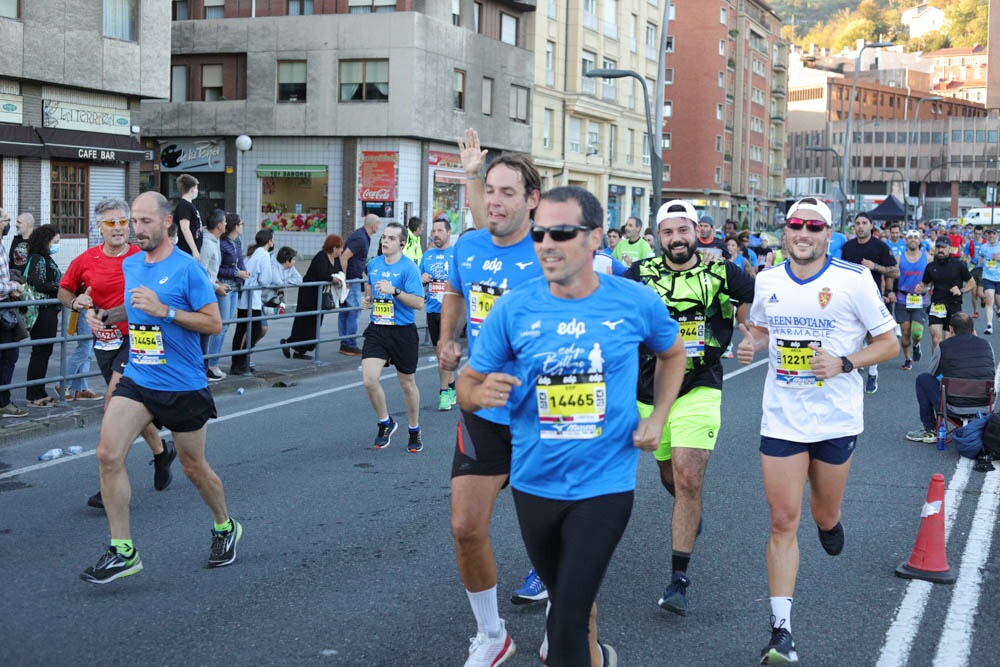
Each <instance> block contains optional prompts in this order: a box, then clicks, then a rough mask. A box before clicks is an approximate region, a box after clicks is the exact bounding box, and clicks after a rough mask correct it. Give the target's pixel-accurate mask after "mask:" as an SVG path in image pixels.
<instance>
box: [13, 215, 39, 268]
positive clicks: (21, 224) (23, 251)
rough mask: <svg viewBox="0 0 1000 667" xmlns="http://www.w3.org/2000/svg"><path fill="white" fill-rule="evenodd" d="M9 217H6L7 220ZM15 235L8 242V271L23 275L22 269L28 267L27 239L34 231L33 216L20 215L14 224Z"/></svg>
mask: <svg viewBox="0 0 1000 667" xmlns="http://www.w3.org/2000/svg"><path fill="white" fill-rule="evenodd" d="M9 217H10V216H8V218H9ZM15 226H16V228H17V235H16V236H15V237H14V238H13V239H12V240H11V242H10V256H9V259H10V267H9V268H10V271H16V272H17V273H18V274H20V275H24V267H26V266H27V265H28V238H29V237H31V232H32V231H34V229H35V216H33V215H31V214H30V213H22V214H21V215H19V216H17V222H16V223H15Z"/></svg>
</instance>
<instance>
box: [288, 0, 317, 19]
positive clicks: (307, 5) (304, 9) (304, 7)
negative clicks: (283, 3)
mask: <svg viewBox="0 0 1000 667" xmlns="http://www.w3.org/2000/svg"><path fill="white" fill-rule="evenodd" d="M312 13H313V0H288V15H289V16H309V15H310V14H312Z"/></svg>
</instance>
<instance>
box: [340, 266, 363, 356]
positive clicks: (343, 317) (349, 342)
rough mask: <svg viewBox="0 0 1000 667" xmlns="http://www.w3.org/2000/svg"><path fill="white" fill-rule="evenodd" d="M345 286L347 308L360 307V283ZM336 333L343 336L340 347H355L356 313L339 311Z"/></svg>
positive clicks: (353, 311)
mask: <svg viewBox="0 0 1000 667" xmlns="http://www.w3.org/2000/svg"><path fill="white" fill-rule="evenodd" d="M347 286H348V288H349V289H348V292H347V306H348V307H353V308H357V307H358V306H360V305H361V283H360V282H357V283H348V284H347ZM334 305H335V306H336V305H339V304H334ZM337 332H338V334H339V335H341V336H345V338H344V339H343V340H341V341H340V345H341V347H344V346H347V347H357V346H358V345H357V341H356V340H355V338H354V337H355V336H357V335H358V311H356V310H349V311H346V312H345V311H343V310H342V311H340V313H338V315H337Z"/></svg>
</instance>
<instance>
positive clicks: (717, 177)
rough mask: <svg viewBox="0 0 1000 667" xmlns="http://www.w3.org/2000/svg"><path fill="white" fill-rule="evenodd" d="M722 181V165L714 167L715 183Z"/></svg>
mask: <svg viewBox="0 0 1000 667" xmlns="http://www.w3.org/2000/svg"><path fill="white" fill-rule="evenodd" d="M721 182H722V167H716V168H715V183H716V185H718V184H719V183H721Z"/></svg>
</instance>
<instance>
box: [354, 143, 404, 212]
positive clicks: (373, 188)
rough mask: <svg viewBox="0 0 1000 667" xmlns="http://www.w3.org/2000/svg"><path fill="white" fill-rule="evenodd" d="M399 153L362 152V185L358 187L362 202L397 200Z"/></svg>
mask: <svg viewBox="0 0 1000 667" xmlns="http://www.w3.org/2000/svg"><path fill="white" fill-rule="evenodd" d="M398 162H399V153H397V152H395V151H362V152H361V169H360V171H361V183H360V184H359V187H358V193H359V198H360V199H361V201H376V202H389V201H395V200H396V164H397V163H398Z"/></svg>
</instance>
